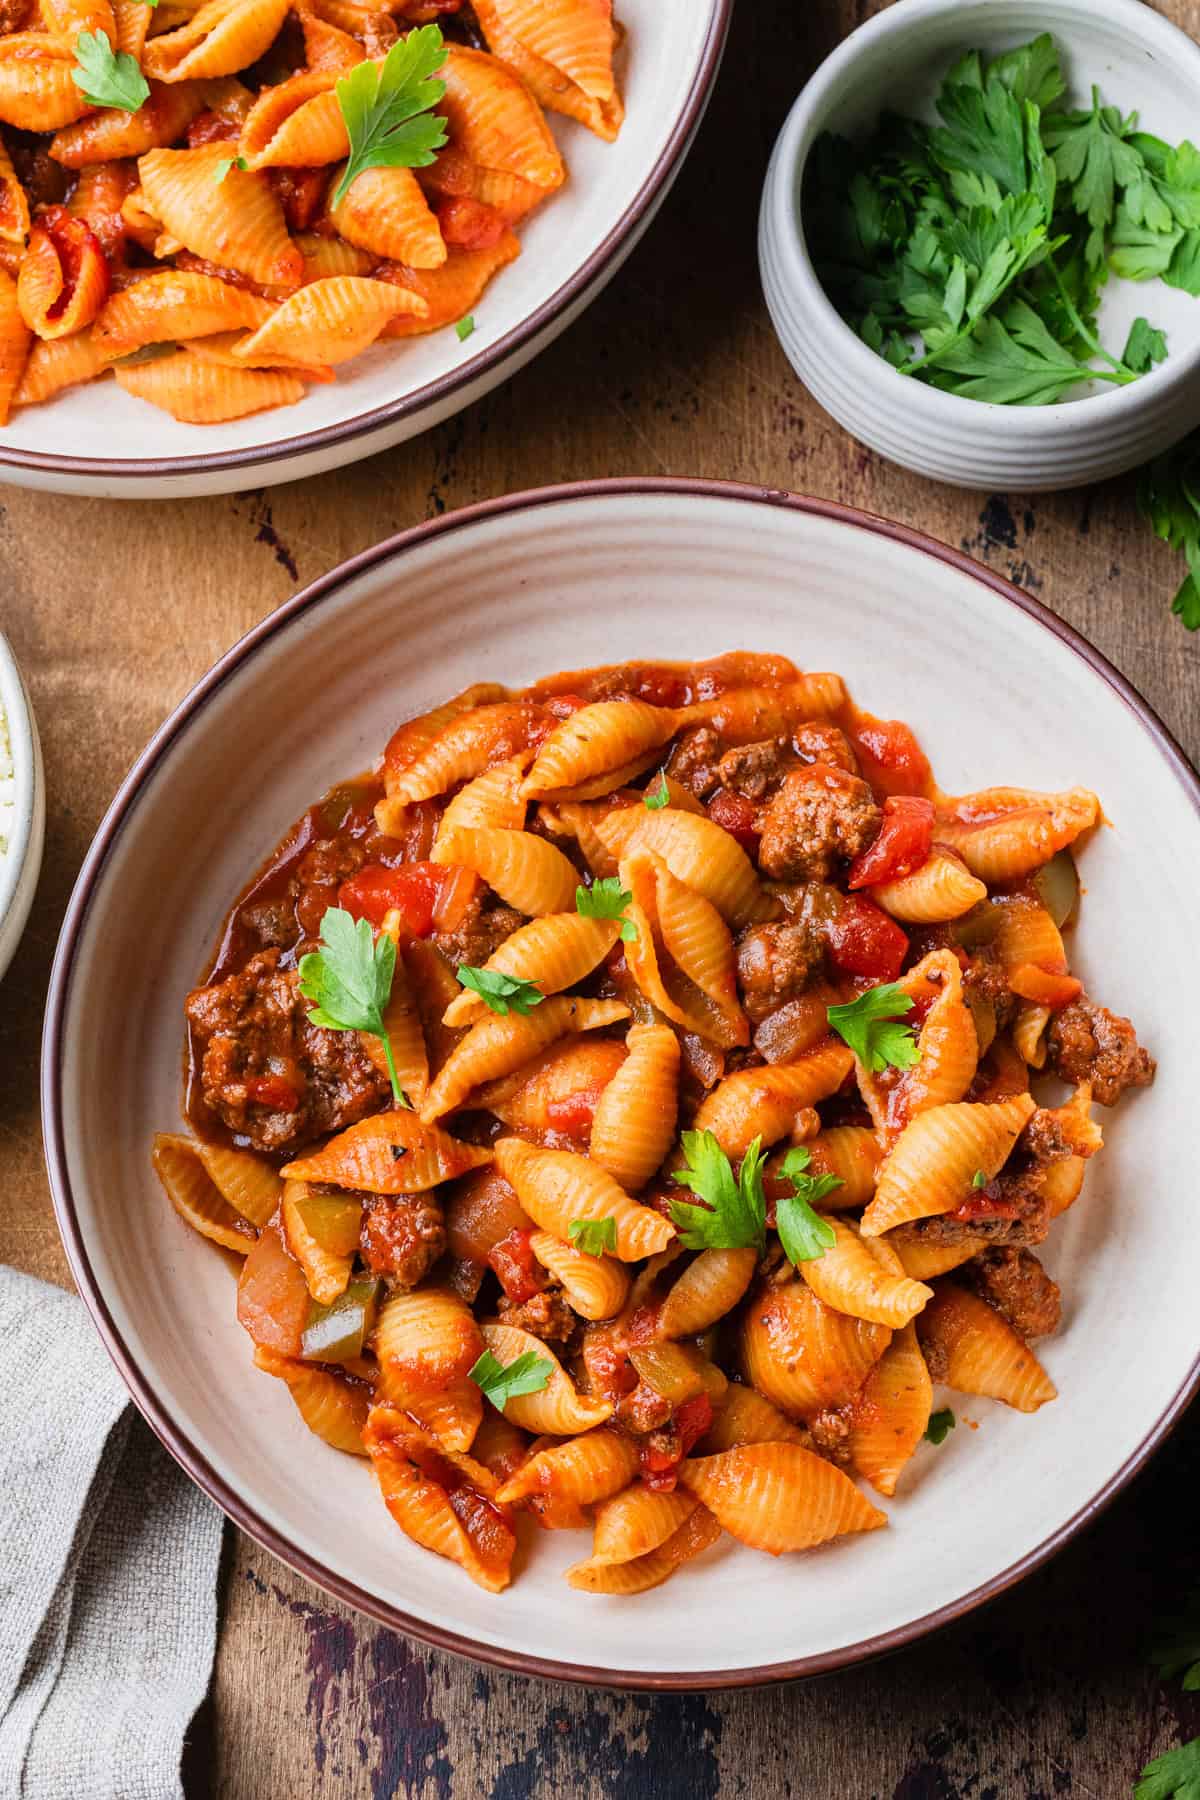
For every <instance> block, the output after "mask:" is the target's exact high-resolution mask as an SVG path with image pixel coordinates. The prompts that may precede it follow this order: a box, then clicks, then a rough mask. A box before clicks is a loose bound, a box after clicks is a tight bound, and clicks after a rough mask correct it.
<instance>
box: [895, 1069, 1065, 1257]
mask: <svg viewBox="0 0 1200 1800" xmlns="http://www.w3.org/2000/svg"><path fill="white" fill-rule="evenodd" d="M1033 1111H1034V1100H1033V1097H1032V1095H1030V1094H1016V1095H1014V1096H1013V1098H1012V1099H1011V1100H1002V1101H1000V1102H999V1104H997V1105H994V1106H981V1105H971V1104H969V1103H968V1102H966V1101H961V1102H956V1103H952V1104H951V1105H948V1106H934V1107H931V1108H930V1109H929V1111H928V1112H923V1113H918V1115H917V1117H916V1118H915V1119H913V1120H912V1122H911V1124H909V1125H906V1126H905V1128H904V1130H903V1131H902V1132H901V1133H900V1136H899V1137H898V1138H897V1140H896V1142H895V1145H894V1146H893V1148H892V1150H891V1151H890V1153H889V1155H888V1156H887V1157H886V1158H885V1160H884V1162H883V1163H882V1164H881V1165H880V1170H879V1179H878V1181H877V1183H876V1187H875V1198H874V1199H873V1200H872V1202H871V1204H870V1205H869V1206H868V1208H867V1210H866V1212H865V1213H864V1214H863V1218H862V1231H863V1236H864V1237H879V1236H880V1235H881V1234H882V1233H883V1232H885V1231H890V1230H891V1229H892V1228H893V1226H896V1225H904V1224H907V1222H908V1221H909V1220H910V1219H927V1218H930V1217H931V1216H932V1215H933V1214H935V1213H947V1212H953V1211H954V1209H955V1208H956V1207H958V1206H961V1205H962V1204H963V1202H964V1201H965V1200H967V1199H969V1198H970V1195H971V1191H972V1182H973V1180H974V1177H975V1175H976V1173H977V1172H978V1171H980V1170H982V1172H983V1174H984V1176H985V1177H986V1179H987V1180H989V1181H990V1180H991V1178H992V1176H993V1175H998V1174H999V1172H1000V1170H1001V1169H1002V1168H1003V1167H1004V1164H1005V1163H1006V1162H1007V1160H1008V1155H1009V1152H1010V1151H1011V1149H1012V1147H1013V1145H1014V1144H1015V1143H1016V1141H1017V1138H1018V1136H1019V1135H1020V1133H1021V1131H1022V1130H1023V1129H1024V1127H1025V1125H1026V1123H1027V1122H1028V1120H1029V1117H1030V1114H1031V1113H1032V1112H1033Z"/></svg>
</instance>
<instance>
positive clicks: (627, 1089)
mask: <svg viewBox="0 0 1200 1800" xmlns="http://www.w3.org/2000/svg"><path fill="white" fill-rule="evenodd" d="M625 1043H626V1046H627V1048H628V1050H629V1055H628V1056H627V1057H626V1059H625V1061H624V1063H623V1064H622V1066H621V1067H620V1069H618V1071H617V1073H616V1074H615V1075H614V1076H613V1078H612V1080H611V1081H610V1082H609V1084H608V1086H607V1087H606V1088H605V1089H604V1092H603V1093H602V1094H601V1096H600V1099H599V1101H598V1102H597V1105H596V1111H595V1115H594V1118H593V1121H592V1138H591V1145H590V1154H591V1157H592V1160H593V1161H594V1162H597V1163H599V1164H600V1166H601V1168H603V1169H607V1171H608V1173H609V1174H610V1175H612V1176H613V1177H614V1178H615V1179H616V1180H617V1181H619V1182H620V1184H621V1186H622V1187H623V1188H626V1189H628V1191H629V1192H630V1193H636V1192H637V1190H638V1188H641V1187H644V1186H645V1185H646V1183H647V1182H648V1181H649V1179H650V1177H651V1176H652V1175H653V1174H654V1172H655V1170H656V1169H657V1168H658V1166H659V1164H660V1163H661V1162H662V1160H663V1157H664V1156H665V1155H666V1154H667V1151H668V1150H669V1149H670V1148H671V1143H672V1140H673V1139H674V1136H675V1115H676V1111H677V1108H678V1104H679V1040H678V1038H677V1037H676V1036H675V1033H674V1032H673V1031H672V1030H670V1028H669V1027H668V1026H666V1025H631V1026H630V1028H629V1035H628V1037H627V1038H626V1040H625Z"/></svg>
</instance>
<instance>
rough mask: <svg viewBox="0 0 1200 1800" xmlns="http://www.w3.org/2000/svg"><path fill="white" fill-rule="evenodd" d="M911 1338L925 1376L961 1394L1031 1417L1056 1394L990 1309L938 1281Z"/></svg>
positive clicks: (1026, 1348)
mask: <svg viewBox="0 0 1200 1800" xmlns="http://www.w3.org/2000/svg"><path fill="white" fill-rule="evenodd" d="M917 1335H918V1337H919V1338H920V1340H921V1345H922V1347H923V1349H924V1351H925V1355H926V1358H927V1360H928V1363H929V1370H930V1373H931V1374H932V1375H933V1376H934V1378H935V1380H937V1381H944V1382H945V1383H946V1385H947V1386H948V1387H952V1388H957V1389H958V1391H959V1392H960V1393H962V1394H983V1395H986V1396H987V1398H988V1399H989V1400H1003V1401H1004V1403H1005V1405H1006V1406H1013V1407H1015V1408H1016V1410H1017V1411H1018V1412H1036V1411H1037V1409H1038V1407H1039V1406H1044V1405H1045V1404H1046V1402H1047V1401H1048V1400H1053V1399H1055V1398H1056V1397H1057V1393H1058V1390H1057V1388H1056V1387H1055V1385H1054V1383H1053V1382H1052V1381H1051V1379H1050V1377H1049V1376H1048V1375H1047V1373H1046V1371H1045V1369H1043V1367H1042V1365H1041V1363H1040V1362H1039V1361H1038V1359H1037V1357H1036V1356H1035V1355H1034V1354H1033V1351H1032V1350H1030V1348H1029V1346H1028V1345H1027V1344H1026V1343H1025V1342H1024V1340H1023V1339H1022V1338H1020V1337H1018V1336H1017V1333H1016V1332H1015V1331H1014V1330H1013V1328H1012V1326H1011V1325H1010V1324H1009V1323H1008V1321H1007V1319H1005V1318H1003V1317H1002V1316H1001V1315H1000V1314H999V1313H998V1312H997V1311H996V1309H995V1307H994V1306H989V1305H988V1303H987V1301H986V1300H981V1299H980V1297H979V1295H978V1294H972V1293H970V1292H969V1291H968V1290H967V1289H966V1288H961V1287H959V1286H958V1285H957V1283H955V1282H953V1281H944V1282H942V1284H941V1285H940V1286H939V1288H938V1290H937V1293H936V1294H935V1295H934V1297H933V1299H932V1300H931V1301H930V1302H929V1305H928V1306H927V1307H926V1308H925V1311H924V1312H923V1313H922V1314H921V1317H920V1321H919V1323H918V1325H917Z"/></svg>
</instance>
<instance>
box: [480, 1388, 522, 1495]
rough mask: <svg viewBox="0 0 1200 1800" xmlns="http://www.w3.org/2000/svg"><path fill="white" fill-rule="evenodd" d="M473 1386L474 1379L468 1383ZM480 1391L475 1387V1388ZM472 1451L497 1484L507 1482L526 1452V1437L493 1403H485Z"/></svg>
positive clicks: (518, 1466)
mask: <svg viewBox="0 0 1200 1800" xmlns="http://www.w3.org/2000/svg"><path fill="white" fill-rule="evenodd" d="M471 1386H472V1387H474V1386H475V1384H474V1382H472V1383H471ZM475 1392H476V1394H478V1393H479V1390H478V1388H476V1389H475ZM480 1398H482V1396H480ZM471 1454H472V1456H473V1457H474V1458H475V1459H476V1461H477V1462H481V1463H482V1464H483V1466H484V1468H485V1469H487V1470H488V1471H489V1472H490V1473H491V1474H492V1475H494V1476H495V1477H496V1481H497V1484H499V1483H500V1482H503V1481H507V1480H508V1478H509V1476H510V1475H511V1474H513V1473H514V1472H515V1470H517V1469H519V1468H520V1466H521V1464H522V1463H523V1462H524V1461H525V1459H526V1457H527V1456H528V1455H529V1439H528V1437H527V1436H526V1435H525V1433H524V1432H523V1431H520V1430H518V1428H517V1426H515V1425H510V1424H509V1422H508V1420H507V1419H506V1418H505V1417H504V1414H503V1413H499V1412H497V1411H496V1409H495V1407H494V1406H485V1407H484V1409H483V1418H482V1419H481V1420H480V1423H479V1430H478V1431H477V1432H476V1433H475V1442H474V1443H473V1444H472V1446H471Z"/></svg>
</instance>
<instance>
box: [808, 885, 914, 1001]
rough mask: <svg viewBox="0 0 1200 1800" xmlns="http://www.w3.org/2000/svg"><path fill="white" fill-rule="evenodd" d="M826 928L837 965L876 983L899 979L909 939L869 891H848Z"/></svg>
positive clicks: (832, 956)
mask: <svg viewBox="0 0 1200 1800" xmlns="http://www.w3.org/2000/svg"><path fill="white" fill-rule="evenodd" d="M825 930H826V934H827V937H828V941H829V960H830V961H831V962H832V963H833V964H834V966H835V967H836V968H839V969H841V970H843V971H844V972H845V973H846V974H847V975H866V976H869V977H870V979H871V980H872V981H876V982H881V981H895V979H896V977H897V975H899V973H900V970H901V968H902V967H903V965H904V958H905V955H906V954H907V951H908V938H907V936H906V935H905V933H904V932H903V931H901V929H900V927H899V925H897V923H896V921H895V920H894V919H889V918H888V916H887V914H886V913H885V912H883V911H882V910H881V909H880V908H879V907H878V906H876V905H875V902H874V901H873V900H868V899H867V897H866V895H865V894H847V896H846V897H845V899H844V900H843V901H842V905H841V909H840V911H839V912H838V913H837V914H836V915H835V916H834V917H833V918H832V919H830V921H829V923H828V924H827V925H826V927H825Z"/></svg>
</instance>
